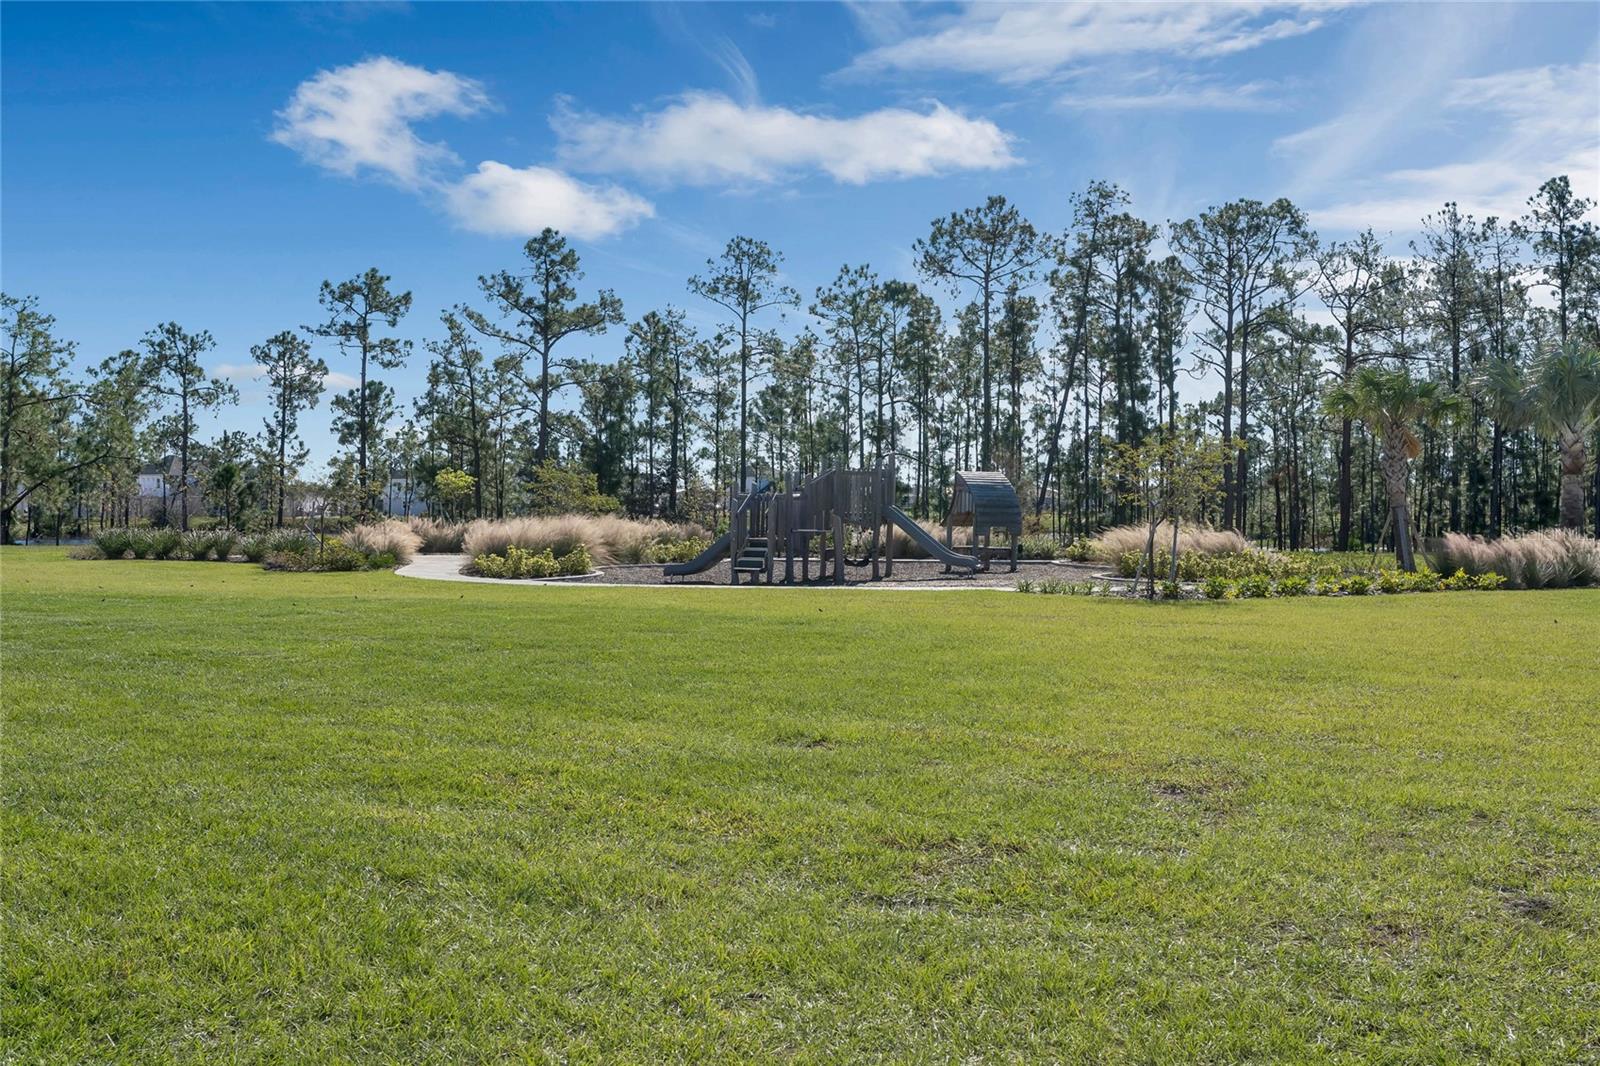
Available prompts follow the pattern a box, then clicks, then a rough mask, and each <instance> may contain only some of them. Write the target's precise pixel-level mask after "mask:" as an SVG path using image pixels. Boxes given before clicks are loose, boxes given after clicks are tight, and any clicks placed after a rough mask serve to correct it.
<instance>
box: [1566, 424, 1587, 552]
mask: <svg viewBox="0 0 1600 1066" xmlns="http://www.w3.org/2000/svg"><path fill="white" fill-rule="evenodd" d="M1587 465H1588V449H1587V448H1585V447H1584V441H1583V434H1581V433H1577V432H1565V433H1562V434H1561V525H1562V526H1563V527H1564V528H1566V529H1575V530H1577V531H1578V532H1580V533H1582V532H1583V468H1584V467H1585V466H1587Z"/></svg>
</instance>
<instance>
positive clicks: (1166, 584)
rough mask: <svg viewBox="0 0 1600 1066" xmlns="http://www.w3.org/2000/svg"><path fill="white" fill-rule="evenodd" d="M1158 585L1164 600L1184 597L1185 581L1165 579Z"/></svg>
mask: <svg viewBox="0 0 1600 1066" xmlns="http://www.w3.org/2000/svg"><path fill="white" fill-rule="evenodd" d="M1156 587H1157V588H1158V589H1159V590H1160V592H1161V598H1162V599H1164V600H1181V599H1183V583H1182V582H1181V581H1163V582H1161V584H1159V585H1157V586H1156Z"/></svg>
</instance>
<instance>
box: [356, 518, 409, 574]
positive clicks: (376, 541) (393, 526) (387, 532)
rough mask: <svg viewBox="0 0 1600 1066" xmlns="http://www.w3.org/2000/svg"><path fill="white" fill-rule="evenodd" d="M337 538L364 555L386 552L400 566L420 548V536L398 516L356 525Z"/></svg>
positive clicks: (407, 561)
mask: <svg viewBox="0 0 1600 1066" xmlns="http://www.w3.org/2000/svg"><path fill="white" fill-rule="evenodd" d="M339 539H340V540H342V541H344V542H345V544H346V545H348V546H349V547H352V548H354V549H356V550H357V551H359V552H361V553H362V554H364V555H382V554H384V553H388V554H389V555H392V556H394V560H395V562H397V563H399V564H400V565H401V566H404V565H405V564H406V563H409V562H410V561H411V560H412V558H413V557H415V556H416V554H417V552H418V551H419V550H420V549H421V548H422V538H421V537H419V536H418V535H417V534H416V533H414V532H413V531H412V529H411V527H410V525H408V524H407V523H405V522H402V521H400V520H399V519H398V518H391V519H389V520H388V521H386V522H371V523H368V524H367V525H361V526H356V527H354V528H353V529H351V530H350V532H348V533H346V534H344V535H343V536H342V537H340V538H339Z"/></svg>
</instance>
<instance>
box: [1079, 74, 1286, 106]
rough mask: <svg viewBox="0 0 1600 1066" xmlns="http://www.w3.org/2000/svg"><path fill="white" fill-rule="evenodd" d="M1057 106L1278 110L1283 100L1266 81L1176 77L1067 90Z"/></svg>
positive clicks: (1282, 104)
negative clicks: (1146, 85)
mask: <svg viewBox="0 0 1600 1066" xmlns="http://www.w3.org/2000/svg"><path fill="white" fill-rule="evenodd" d="M1056 106H1057V107H1058V108H1060V109H1061V110H1065V111H1278V110H1282V109H1283V107H1284V101H1283V100H1282V99H1281V98H1280V97H1279V96H1278V95H1277V94H1276V87H1275V86H1273V85H1271V84H1269V83H1267V82H1262V81H1252V82H1246V83H1244V84H1242V85H1218V84H1212V83H1206V82H1198V81H1194V80H1192V79H1179V80H1175V81H1172V82H1169V83H1167V84H1163V85H1160V86H1157V87H1155V88H1150V89H1138V88H1132V87H1130V88H1129V89H1127V90H1126V91H1118V92H1104V91H1101V92H1077V91H1068V92H1066V93H1063V94H1062V95H1061V97H1060V98H1059V99H1058V100H1057V101H1056Z"/></svg>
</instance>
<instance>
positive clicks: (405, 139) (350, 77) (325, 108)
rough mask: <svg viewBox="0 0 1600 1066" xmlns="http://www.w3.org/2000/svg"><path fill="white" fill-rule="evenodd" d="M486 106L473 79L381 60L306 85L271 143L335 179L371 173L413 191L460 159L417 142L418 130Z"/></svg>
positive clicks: (292, 101)
mask: <svg viewBox="0 0 1600 1066" xmlns="http://www.w3.org/2000/svg"><path fill="white" fill-rule="evenodd" d="M488 106H489V98H488V97H487V96H486V95H485V94H484V91H483V88H482V87H481V86H480V85H479V84H478V83H477V82H475V81H473V80H472V79H470V78H463V77H462V76H460V75H459V74H452V73H451V72H449V71H447V70H424V69H423V68H421V67H414V66H411V65H410V64H408V63H401V62H400V61H398V60H395V59H391V58H389V57H388V56H378V57H376V58H373V59H364V60H362V61H361V62H359V63H353V64H351V65H350V66H347V67H336V68H334V69H333V70H324V71H320V72H318V73H317V75H316V76H315V77H312V78H310V79H309V80H307V81H304V82H301V83H300V86H299V87H298V88H296V89H295V92H294V96H293V97H292V98H291V99H290V100H289V103H288V105H287V106H286V107H285V108H284V109H283V110H282V111H279V112H278V116H277V117H278V125H277V127H276V128H275V129H274V130H273V133H272V139H273V140H275V141H277V142H278V143H279V144H282V145H286V146H288V147H290V148H293V149H294V150H295V151H297V152H299V153H300V155H301V156H302V157H303V158H305V159H306V160H307V161H308V162H311V163H315V164H316V165H317V166H320V167H324V168H326V169H328V170H331V171H333V172H334V173H336V174H343V175H345V176H346V177H354V176H356V175H357V174H360V173H362V172H364V171H365V172H371V173H376V174H378V175H380V176H382V177H385V178H388V179H390V180H392V181H395V182H398V183H400V184H401V185H406V186H415V185H418V184H421V183H423V182H424V181H425V180H426V179H427V178H428V177H429V175H430V174H431V173H432V171H433V170H434V169H435V168H437V167H439V166H441V165H444V164H449V163H453V162H455V161H456V157H455V155H454V153H452V152H451V151H450V149H448V148H446V147H445V146H444V145H443V144H436V143H431V142H428V141H424V140H422V139H421V138H419V137H418V136H417V135H416V133H415V132H414V131H413V130H412V128H411V126H412V123H414V122H418V121H422V120H424V119H430V118H437V117H439V116H441V115H453V116H456V117H465V116H467V115H472V114H474V113H476V112H478V111H482V110H483V109H485V108H487V107H488Z"/></svg>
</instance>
